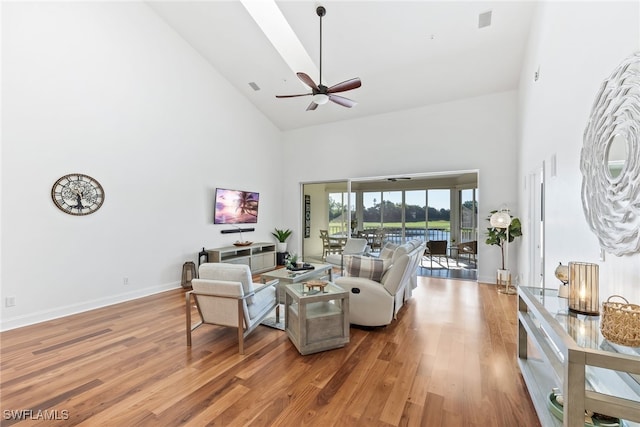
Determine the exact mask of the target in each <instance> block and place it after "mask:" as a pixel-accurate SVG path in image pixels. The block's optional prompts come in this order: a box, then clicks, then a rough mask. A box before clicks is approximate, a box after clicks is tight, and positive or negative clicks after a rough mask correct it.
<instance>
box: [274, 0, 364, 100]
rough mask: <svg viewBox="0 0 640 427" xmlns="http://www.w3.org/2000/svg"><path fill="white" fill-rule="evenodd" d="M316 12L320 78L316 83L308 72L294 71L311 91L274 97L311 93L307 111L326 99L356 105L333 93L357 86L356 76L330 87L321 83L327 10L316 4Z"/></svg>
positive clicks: (290, 96)
mask: <svg viewBox="0 0 640 427" xmlns="http://www.w3.org/2000/svg"><path fill="white" fill-rule="evenodd" d="M316 13H317V14H318V16H319V17H320V79H319V80H318V84H316V83H315V82H314V81H313V79H312V78H311V77H309V75H308V74H305V73H302V72H300V73H296V75H297V76H298V78H299V79H300V80H302V82H303V83H304V84H306V85H307V86H309V87H310V88H311V93H303V94H299V95H276V98H295V97H298V96H309V95H312V96H313V99H312V101H311V104H309V106H308V107H307V111H309V110H315V109H316V108H318V105H321V104H326V103H327V102H328V101H332V102H335V103H336V104H338V105H342V106H343V107H347V108H351V107H353V106H354V105H356V104H357V102H355V101H353V100H351V99H349V98H345V97H343V96H338V95H335V94H336V93H338V92H346V91H348V90H351V89H356V88H359V87H360V86H361V85H362V83H361V82H360V79H359V78H358V77H356V78H353V79H350V80H345V81H344V82H342V83H338V84H336V85H333V86H331V87H327V86H324V85H323V84H322V17H323V16H324V15H326V13H327V10H326V9H325V8H324V7H322V6H318V8H317V9H316Z"/></svg>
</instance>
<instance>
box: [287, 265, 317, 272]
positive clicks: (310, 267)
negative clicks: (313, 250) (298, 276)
mask: <svg viewBox="0 0 640 427" xmlns="http://www.w3.org/2000/svg"><path fill="white" fill-rule="evenodd" d="M313 269H315V267H314V266H313V265H311V264H304V265H303V266H302V267H287V270H290V271H303V270H313Z"/></svg>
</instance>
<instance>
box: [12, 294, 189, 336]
mask: <svg viewBox="0 0 640 427" xmlns="http://www.w3.org/2000/svg"><path fill="white" fill-rule="evenodd" d="M180 287H181V284H180V282H172V283H166V284H163V285H159V286H152V287H148V288H144V289H137V290H135V291H133V292H126V293H123V294H118V295H113V296H110V297H106V298H100V299H96V300H91V301H84V302H82V303H77V304H71V305H67V306H63V307H57V308H55V309H51V310H43V311H40V312H37V313H30V314H28V315H23V316H16V317H10V318H8V319H4V320H3V321H2V322H1V323H0V331H8V330H10V329H16V328H21V327H23V326H29V325H33V324H36V323H40V322H46V321H48V320H53V319H58V318H60V317H65V316H70V315H72V314H78V313H83V312H85V311H89V310H95V309H97V308H101V307H106V306H108V305H113V304H119V303H121V302H126V301H131V300H134V299H138V298H142V297H146V296H149V295H153V294H158V293H160V292H165V291H169V290H172V289H177V288H180Z"/></svg>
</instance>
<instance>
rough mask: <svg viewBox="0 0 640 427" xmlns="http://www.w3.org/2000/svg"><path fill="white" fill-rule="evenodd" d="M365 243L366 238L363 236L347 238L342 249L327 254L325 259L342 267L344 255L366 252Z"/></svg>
mask: <svg viewBox="0 0 640 427" xmlns="http://www.w3.org/2000/svg"><path fill="white" fill-rule="evenodd" d="M367 243H368V242H367V239H363V238H357V239H351V238H350V239H347V241H346V243H345V244H344V247H343V248H342V251H341V252H340V253H337V254H329V255H327V256H326V259H325V261H326V262H328V263H329V264H333V265H337V266H339V267H340V268H342V267H343V266H344V257H345V255H364V254H365V253H366V252H367Z"/></svg>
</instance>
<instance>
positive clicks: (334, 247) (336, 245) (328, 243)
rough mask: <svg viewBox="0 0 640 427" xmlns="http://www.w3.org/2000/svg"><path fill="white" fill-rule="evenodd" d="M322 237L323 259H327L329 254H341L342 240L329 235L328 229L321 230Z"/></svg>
mask: <svg viewBox="0 0 640 427" xmlns="http://www.w3.org/2000/svg"><path fill="white" fill-rule="evenodd" d="M320 238H321V239H322V260H323V261H325V260H326V259H327V255H329V254H339V253H340V252H342V241H341V240H338V239H332V238H331V237H329V231H328V230H320Z"/></svg>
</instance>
